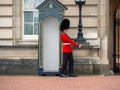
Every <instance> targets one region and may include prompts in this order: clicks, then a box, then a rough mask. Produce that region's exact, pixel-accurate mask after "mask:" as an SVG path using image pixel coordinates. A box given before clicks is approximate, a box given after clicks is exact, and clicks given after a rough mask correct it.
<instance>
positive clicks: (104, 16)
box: [100, 0, 109, 74]
mask: <svg viewBox="0 0 120 90" xmlns="http://www.w3.org/2000/svg"><path fill="white" fill-rule="evenodd" d="M100 7H101V8H100V10H101V25H100V26H101V27H100V28H101V29H100V38H101V40H100V43H101V48H100V59H101V74H108V70H109V60H108V49H109V48H108V32H109V0H100Z"/></svg>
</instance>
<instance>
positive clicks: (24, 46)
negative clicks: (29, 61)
mask: <svg viewBox="0 0 120 90" xmlns="http://www.w3.org/2000/svg"><path fill="white" fill-rule="evenodd" d="M1 48H38V45H18V46H0V49H1Z"/></svg>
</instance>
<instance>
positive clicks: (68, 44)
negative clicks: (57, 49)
mask: <svg viewBox="0 0 120 90" xmlns="http://www.w3.org/2000/svg"><path fill="white" fill-rule="evenodd" d="M62 45H71V44H70V43H63V44H62Z"/></svg>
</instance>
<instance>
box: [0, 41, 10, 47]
mask: <svg viewBox="0 0 120 90" xmlns="http://www.w3.org/2000/svg"><path fill="white" fill-rule="evenodd" d="M11 45H12V40H0V46H11Z"/></svg>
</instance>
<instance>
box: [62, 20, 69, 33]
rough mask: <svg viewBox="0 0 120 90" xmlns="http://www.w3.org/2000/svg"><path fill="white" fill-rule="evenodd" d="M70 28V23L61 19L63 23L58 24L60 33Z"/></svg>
mask: <svg viewBox="0 0 120 90" xmlns="http://www.w3.org/2000/svg"><path fill="white" fill-rule="evenodd" d="M69 28H70V21H69V19H63V21H62V22H61V24H60V31H62V32H63V31H64V30H65V29H69Z"/></svg>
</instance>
